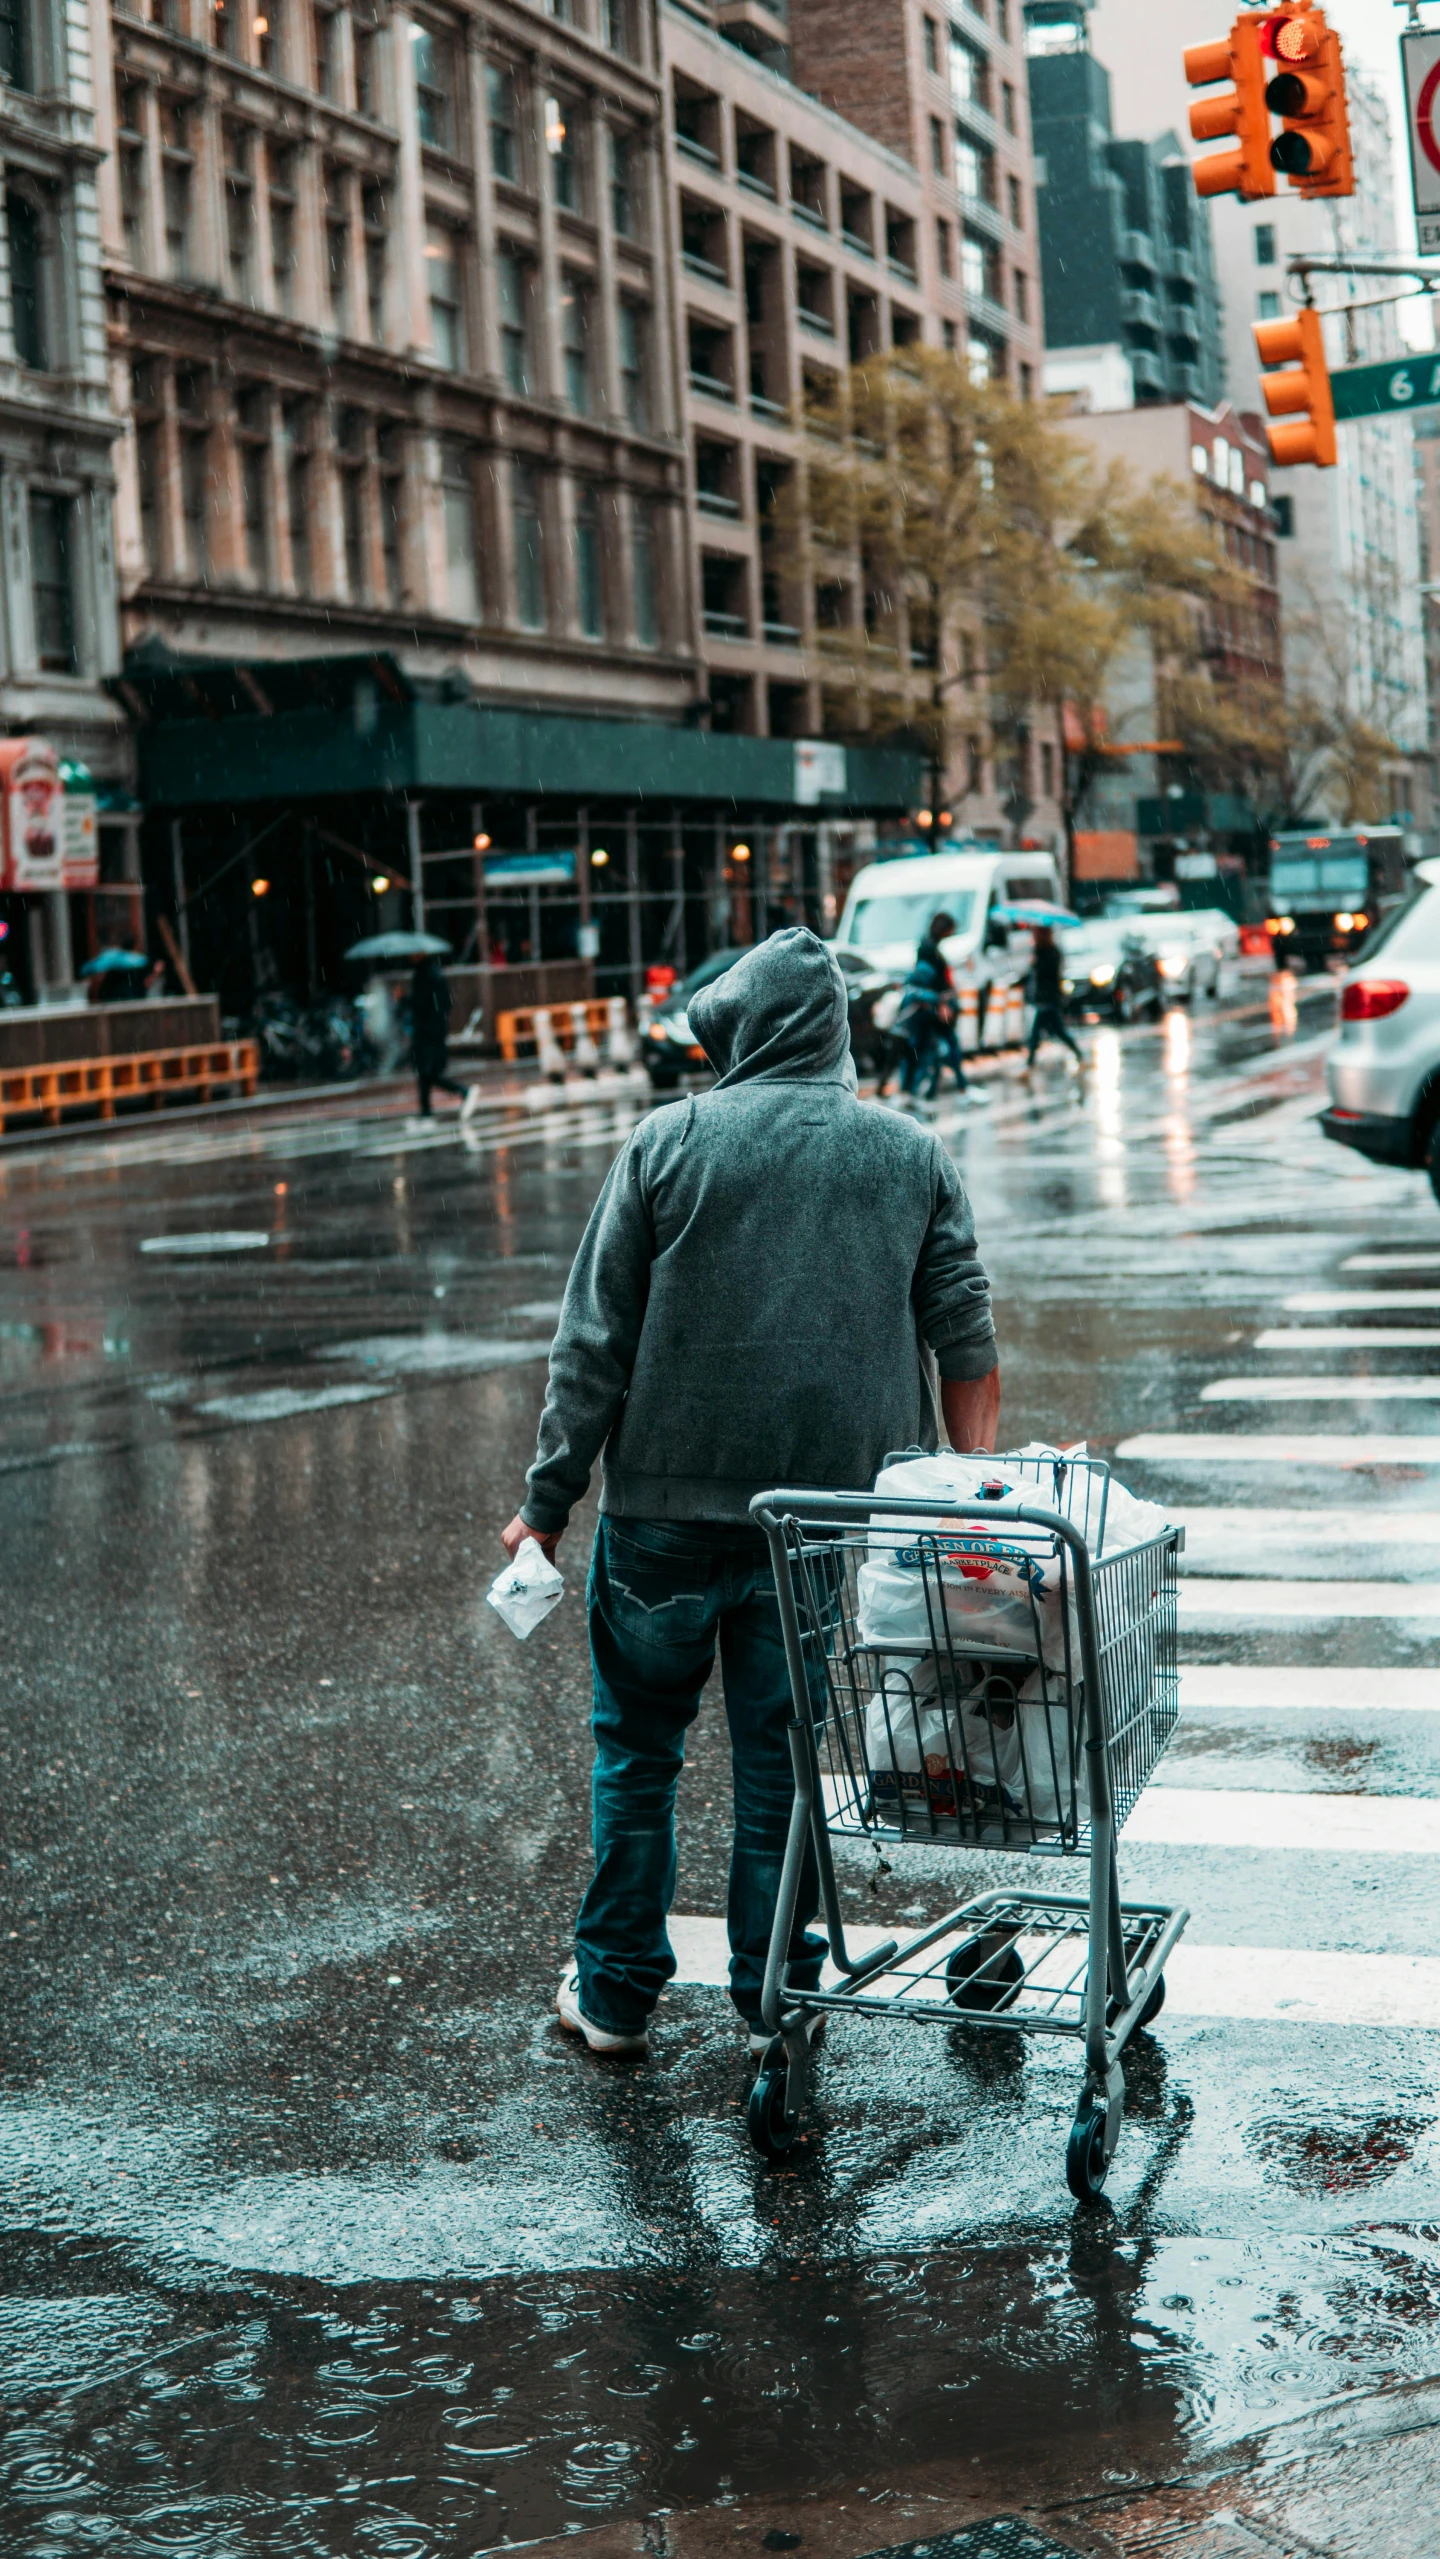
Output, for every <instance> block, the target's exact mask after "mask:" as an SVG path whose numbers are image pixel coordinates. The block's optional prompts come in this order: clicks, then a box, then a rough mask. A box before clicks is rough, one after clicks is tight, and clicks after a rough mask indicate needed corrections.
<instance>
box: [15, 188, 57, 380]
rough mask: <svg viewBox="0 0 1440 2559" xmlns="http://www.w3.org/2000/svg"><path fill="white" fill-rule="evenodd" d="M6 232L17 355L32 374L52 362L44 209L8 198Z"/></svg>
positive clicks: (17, 197)
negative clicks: (47, 303) (41, 215)
mask: <svg viewBox="0 0 1440 2559" xmlns="http://www.w3.org/2000/svg"><path fill="white" fill-rule="evenodd" d="M5 229H6V232H7V235H8V237H9V242H10V330H11V335H12V336H13V338H14V341H15V353H16V356H17V357H18V359H19V361H20V362H21V364H25V365H28V366H29V367H30V369H31V371H32V372H35V373H43V372H44V371H45V370H46V367H47V365H48V362H49V355H50V349H49V344H48V339H49V331H48V329H47V328H46V325H45V323H46V310H45V251H44V234H43V231H42V228H41V219H40V208H39V206H38V205H36V204H32V202H31V200H30V198H29V196H28V195H7V196H6V198H5Z"/></svg>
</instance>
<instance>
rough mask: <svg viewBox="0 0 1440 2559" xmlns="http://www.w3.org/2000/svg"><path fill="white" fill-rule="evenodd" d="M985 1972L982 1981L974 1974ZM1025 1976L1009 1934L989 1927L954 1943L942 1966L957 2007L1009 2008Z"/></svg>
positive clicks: (947, 1988) (1011, 2006)
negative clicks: (966, 1940)
mask: <svg viewBox="0 0 1440 2559" xmlns="http://www.w3.org/2000/svg"><path fill="white" fill-rule="evenodd" d="M982 1968H983V1969H984V1971H985V1978H984V1980H983V1981H977V1980H976V1979H975V1975H976V1974H977V1973H978V1972H980V1971H981V1970H982ZM1024 1979H1025V1967H1024V1965H1023V1963H1022V1962H1021V1960H1020V1957H1019V1955H1018V1954H1017V1953H1016V1951H1015V1946H1014V1943H1013V1941H1012V1939H1010V1938H1009V1937H1007V1936H1005V1935H1003V1934H1002V1933H1001V1931H1000V1930H999V1929H996V1928H992V1929H990V1930H989V1931H988V1932H987V1933H986V1935H984V1936H983V1937H973V1938H972V1939H971V1940H970V1943H969V1944H968V1945H967V1946H957V1947H956V1949H955V1952H954V1954H953V1955H952V1956H951V1958H950V1961H949V1963H948V1964H947V1965H946V1967H945V1988H946V1991H947V1992H948V1994H949V1996H950V1998H951V1999H952V2000H953V2001H954V2004H955V2006H956V2007H957V2008H972V2009H982V2010H984V2011H986V2012H987V2013H988V2012H990V2011H992V2010H994V2009H997V2008H1013V2006H1014V2004H1015V2002H1016V2000H1017V1999H1018V1998H1019V1996H1020V1989H1021V1984H1022V1983H1023V1981H1024Z"/></svg>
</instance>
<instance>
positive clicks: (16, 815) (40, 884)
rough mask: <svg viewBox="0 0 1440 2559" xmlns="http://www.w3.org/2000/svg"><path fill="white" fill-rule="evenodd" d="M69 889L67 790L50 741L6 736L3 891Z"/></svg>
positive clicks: (0, 807)
mask: <svg viewBox="0 0 1440 2559" xmlns="http://www.w3.org/2000/svg"><path fill="white" fill-rule="evenodd" d="M64 885H65V788H64V784H63V783H62V782H61V779H60V768H59V765H58V763H57V761H56V756H55V749H54V748H53V746H50V745H48V744H47V743H46V741H45V739H44V738H38V737H16V738H0V887H3V888H7V889H58V888H63V887H64Z"/></svg>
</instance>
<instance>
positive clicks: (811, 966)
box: [686, 926, 855, 1092]
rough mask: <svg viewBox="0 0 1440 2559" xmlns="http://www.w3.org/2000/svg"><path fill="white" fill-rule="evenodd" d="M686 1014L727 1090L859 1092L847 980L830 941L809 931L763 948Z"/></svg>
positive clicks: (796, 930)
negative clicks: (829, 1087)
mask: <svg viewBox="0 0 1440 2559" xmlns="http://www.w3.org/2000/svg"><path fill="white" fill-rule="evenodd" d="M686 1009H687V1012H688V1014H689V1019H690V1027H691V1029H692V1030H693V1032H694V1034H695V1037H696V1039H697V1040H698V1041H699V1043H700V1046H701V1047H702V1048H703V1050H704V1051H705V1054H706V1056H707V1057H708V1058H709V1060H710V1063H711V1065H712V1066H713V1067H714V1069H715V1071H716V1074H717V1075H718V1076H719V1079H720V1086H721V1087H723V1086H725V1085H730V1084H756V1083H763V1082H769V1083H772V1084H796V1083H826V1084H847V1085H848V1086H849V1087H850V1089H851V1091H852V1092H853V1091H854V1089H855V1069H854V1062H853V1060H852V1059H851V1056H850V1020H849V1007H848V1005H847V1002H846V996H845V980H844V978H843V977H842V976H841V974H840V968H839V964H838V962H837V961H835V960H834V959H833V958H832V957H831V955H830V953H829V952H828V951H827V950H826V948H825V945H824V943H823V942H822V941H820V940H819V939H818V938H817V936H816V935H815V934H814V933H809V932H806V931H805V930H804V929H803V927H798V926H790V927H789V928H788V929H787V930H786V931H785V932H783V933H772V934H771V936H770V938H769V940H768V942H759V943H757V944H756V946H755V948H754V950H753V951H747V952H746V954H745V957H744V958H743V960H737V961H736V963H735V965H734V967H733V968H729V969H727V970H726V971H725V974H724V976H723V977H718V978H716V979H715V981H714V983H713V984H712V985H710V986H706V987H702V989H701V991H700V993H699V994H698V995H697V996H696V997H695V1000H694V1002H693V1003H692V1004H690V1005H689V1006H687V1008H686Z"/></svg>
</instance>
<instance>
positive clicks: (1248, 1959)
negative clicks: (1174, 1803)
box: [669, 1798, 1440, 2034]
mask: <svg viewBox="0 0 1440 2559" xmlns="http://www.w3.org/2000/svg"><path fill="white" fill-rule="evenodd" d="M1301 1800H1302V1801H1303V1800H1304V1799H1303V1798H1302V1799H1301ZM669 1929H670V1943H671V1945H672V1946H673V1947H674V1950H675V1958H676V1972H675V1980H676V1982H677V1983H678V1984H686V1985H689V1984H694V1985H696V1986H701V1987H704V1988H707V1989H716V1990H718V1989H723V1988H724V1986H725V1984H726V1983H727V1982H728V1980H729V1978H730V1971H729V1965H730V1950H729V1945H728V1942H727V1939H726V1934H725V1922H724V1920H723V1919H718V1918H711V1917H709V1916H708V1915H695V1916H691V1915H689V1914H684V1915H682V1914H681V1913H679V1912H672V1913H671V1916H670V1921H669ZM894 1933H895V1931H894V1929H893V1928H878V1927H875V1926H861V1927H855V1928H847V1930H846V1932H845V1936H846V1948H847V1951H848V1952H850V1953H852V1954H856V1955H864V1954H868V1953H869V1952H870V1949H871V1948H872V1947H874V1946H878V1945H880V1944H881V1943H882V1941H883V1940H884V1939H885V1938H886V1937H889V1936H893V1935H894ZM825 1979H826V1987H827V1988H831V1989H833V1988H835V1987H836V1986H837V1985H838V1983H839V1980H840V1975H839V1974H838V1973H837V1972H836V1971H835V1970H834V1968H833V1966H829V1967H827V1969H826V1976H825ZM1165 1988H1166V1994H1167V1996H1166V2005H1165V2014H1166V2016H1167V2018H1174V2019H1180V2018H1185V2017H1197V2018H1203V2017H1220V2018H1236V2019H1240V2018H1243V2019H1250V2020H1254V2021H1257V2022H1263V2021H1266V2020H1275V2021H1276V2022H1279V2021H1283V2020H1288V2021H1289V2022H1291V2023H1292V2024H1294V2025H1303V2026H1415V2027H1426V2028H1440V1958H1437V1957H1435V1956H1432V1955H1370V1954H1352V1953H1350V1952H1349V1951H1347V1950H1345V1949H1343V1948H1328V1947H1314V1946H1305V1947H1298V1946H1228V1945H1227V1946H1207V1945H1197V1944H1196V1943H1195V1942H1194V1940H1193V1939H1192V1938H1191V1937H1190V1936H1188V1935H1187V1936H1185V1937H1182V1938H1181V1940H1180V1943H1179V1945H1178V1946H1177V1947H1176V1948H1175V1950H1174V1952H1173V1953H1172V1955H1171V1957H1170V1960H1169V1962H1168V1963H1167V1965H1166V1967H1165ZM868 2031H870V2032H873V2033H875V2034H884V2033H885V2032H887V2027H886V2025H885V2023H884V2022H883V2021H882V2020H879V2019H876V2020H873V2021H871V2023H870V2026H869V2028H868ZM1160 2031H1161V2032H1162V2033H1163V2031H1164V2029H1163V2028H1162V2029H1161V2030H1160Z"/></svg>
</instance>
